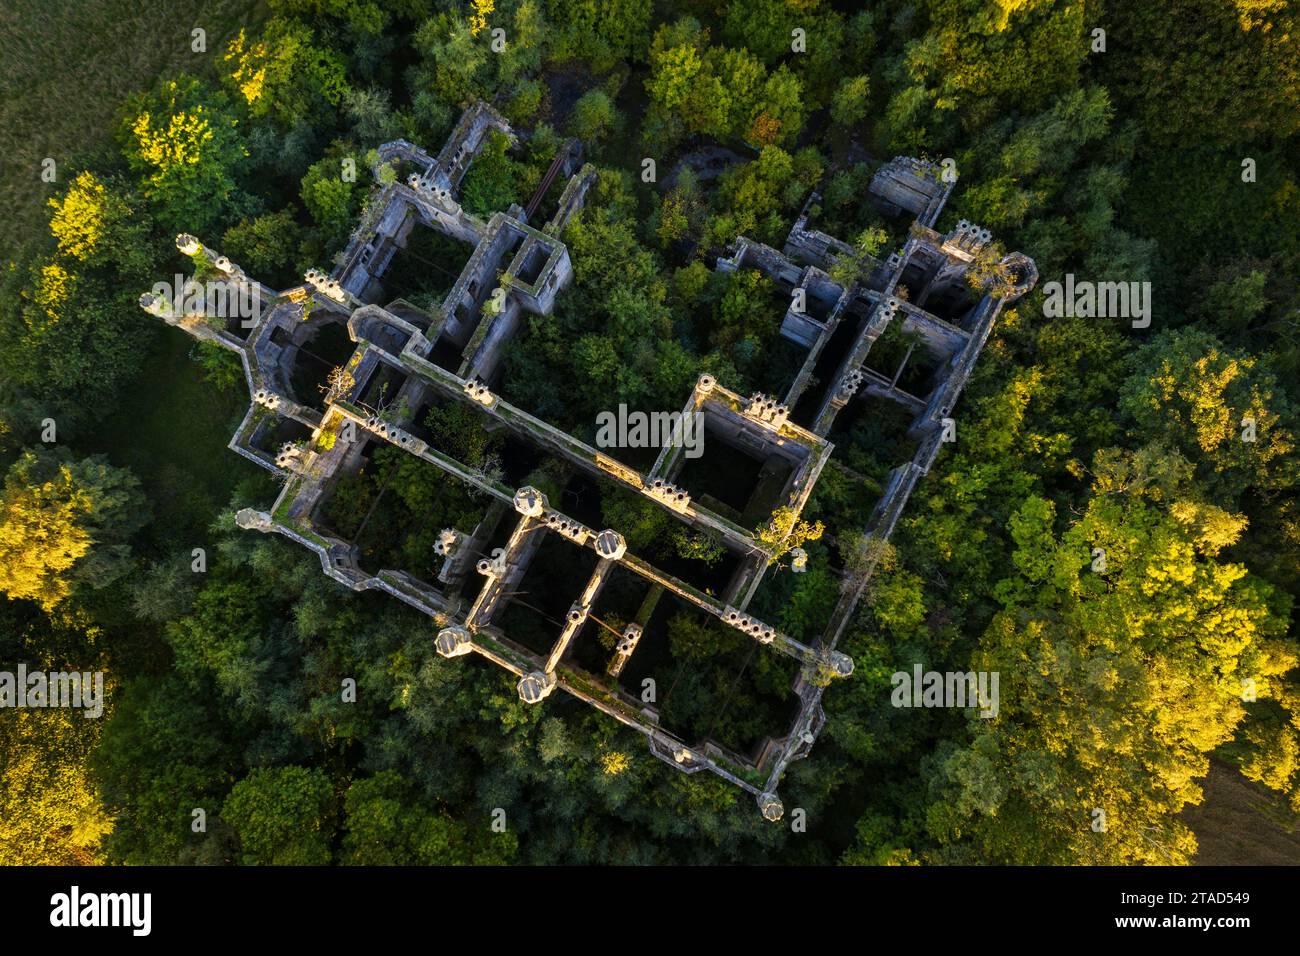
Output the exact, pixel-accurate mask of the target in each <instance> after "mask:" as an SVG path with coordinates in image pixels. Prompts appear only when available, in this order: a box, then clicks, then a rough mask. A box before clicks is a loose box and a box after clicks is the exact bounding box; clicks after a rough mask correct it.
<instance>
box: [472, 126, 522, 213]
mask: <svg viewBox="0 0 1300 956" xmlns="http://www.w3.org/2000/svg"><path fill="white" fill-rule="evenodd" d="M509 149H510V140H509V138H508V137H506V135H505V134H504V133H501V132H500V131H498V130H492V131H491V132H489V133H488V135H487V140H486V142H484V144H483V147H482V149H481V150H480V151H479V154H478V155H477V156H475V157H474V161H473V162H472V163H471V164H470V167H469V171H468V172H466V173H465V178H464V179H463V180H462V181H461V184H460V201H461V205H463V206H464V207H465V208H466V209H467V210H469V211H470V212H472V213H474V214H475V215H476V216H484V217H487V216H490V215H492V213H494V212H502V211H504V210H505V209H506V207H508V206H509V205H510V204H511V203H512V202H518V201H519V199H520V198H521V196H520V189H519V179H520V167H519V164H517V163H516V162H515V161H514V160H513V159H511V158H510V156H509V153H508V151H509Z"/></svg>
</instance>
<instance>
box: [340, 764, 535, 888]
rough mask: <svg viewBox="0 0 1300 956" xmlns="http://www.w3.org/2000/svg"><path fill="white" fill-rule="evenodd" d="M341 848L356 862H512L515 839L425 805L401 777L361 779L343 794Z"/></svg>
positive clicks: (345, 856) (389, 772)
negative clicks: (466, 823) (461, 820)
mask: <svg viewBox="0 0 1300 956" xmlns="http://www.w3.org/2000/svg"><path fill="white" fill-rule="evenodd" d="M343 814H344V817H343V829H344V835H343V851H342V858H341V861H340V862H343V863H347V864H351V865H353V866H484V865H501V864H506V863H510V862H512V861H513V858H514V855H515V852H516V849H517V845H518V844H517V838H516V836H515V835H514V833H511V832H509V831H506V832H503V833H494V832H493V831H492V830H491V829H490V828H489V827H487V826H479V827H476V828H471V827H467V826H466V825H465V824H464V823H461V822H459V821H457V820H453V819H452V818H451V817H450V816H448V815H447V814H445V813H440V812H436V811H432V810H428V809H425V807H423V806H421V805H420V803H419V802H417V801H416V800H415V798H414V795H413V794H412V793H411V792H410V787H408V786H407V784H406V783H405V782H404V781H403V780H402V778H401V776H400V775H398V774H397V773H396V772H394V771H392V770H384V771H381V772H380V773H377V774H375V776H373V777H368V778H366V779H364V780H357V781H356V782H355V783H353V784H352V786H350V787H349V788H348V791H347V793H346V794H345V795H344V798H343Z"/></svg>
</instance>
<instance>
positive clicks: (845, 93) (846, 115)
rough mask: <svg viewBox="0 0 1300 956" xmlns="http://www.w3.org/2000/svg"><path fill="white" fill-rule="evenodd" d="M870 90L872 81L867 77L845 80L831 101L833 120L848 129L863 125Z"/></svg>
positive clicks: (854, 77) (852, 77)
mask: <svg viewBox="0 0 1300 956" xmlns="http://www.w3.org/2000/svg"><path fill="white" fill-rule="evenodd" d="M870 90H871V85H870V81H869V80H868V79H867V77H865V76H851V77H849V78H848V79H846V80H844V81H843V82H842V83H841V84H840V85H839V88H838V89H836V91H835V96H834V98H833V99H832V100H831V120H832V121H833V122H834V123H836V124H837V125H839V126H843V127H846V128H848V127H852V126H856V125H857V124H858V123H861V122H862V120H863V119H865V118H866V115H867V97H868V96H869V95H870Z"/></svg>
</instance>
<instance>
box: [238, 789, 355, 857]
mask: <svg viewBox="0 0 1300 956" xmlns="http://www.w3.org/2000/svg"><path fill="white" fill-rule="evenodd" d="M333 799H334V797H333V788H332V787H331V786H330V781H329V777H327V776H326V775H325V772H324V771H322V770H319V769H315V768H308V767H268V768H263V769H259V770H254V771H253V772H252V773H250V774H249V775H248V776H247V777H245V778H244V779H243V780H240V781H239V782H238V783H236V784H235V785H234V787H232V788H231V790H230V795H229V796H228V797H226V801H225V804H224V805H223V806H222V808H221V818H222V819H223V820H224V821H225V822H226V823H228V824H230V826H231V827H232V828H233V829H234V831H235V834H236V835H237V836H238V838H239V846H240V850H241V860H242V861H243V862H244V863H246V864H252V865H255V866H258V865H260V866H321V865H324V864H326V863H329V862H330V841H331V840H332V839H333V832H334V824H333V821H332V813H331V808H332V804H333Z"/></svg>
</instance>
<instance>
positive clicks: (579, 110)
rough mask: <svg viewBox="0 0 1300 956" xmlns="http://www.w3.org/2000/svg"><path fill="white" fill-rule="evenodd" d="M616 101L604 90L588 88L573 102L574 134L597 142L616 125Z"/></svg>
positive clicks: (588, 140)
mask: <svg viewBox="0 0 1300 956" xmlns="http://www.w3.org/2000/svg"><path fill="white" fill-rule="evenodd" d="M614 119H615V112H614V101H613V100H611V99H610V98H609V95H608V94H607V93H605V92H604V91H603V90H588V91H587V92H586V93H584V94H583V95H582V96H581V97H580V98H579V99H578V102H577V103H575V104H573V135H574V136H576V137H578V138H579V139H581V140H586V141H587V142H591V143H595V142H599V141H600V140H602V139H604V138H605V137H606V136H607V135H609V131H610V129H611V128H612V127H613V125H614Z"/></svg>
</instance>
